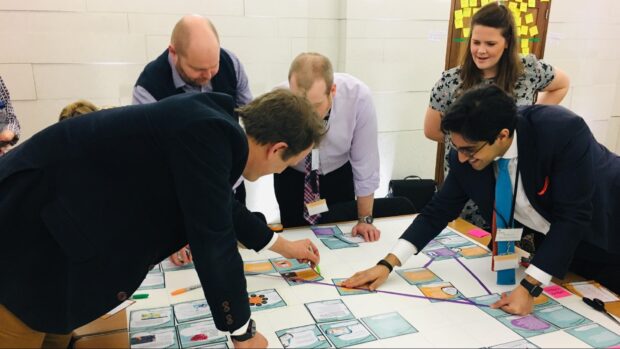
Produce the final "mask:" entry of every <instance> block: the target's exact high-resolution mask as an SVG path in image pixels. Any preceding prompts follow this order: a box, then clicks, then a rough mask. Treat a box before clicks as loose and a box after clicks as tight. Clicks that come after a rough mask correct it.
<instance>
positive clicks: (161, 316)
mask: <svg viewBox="0 0 620 349" xmlns="http://www.w3.org/2000/svg"><path fill="white" fill-rule="evenodd" d="M172 326H174V318H173V316H172V307H170V306H168V307H161V308H151V309H141V310H133V311H132V312H131V313H130V314H129V331H130V332H133V331H136V330H143V329H147V328H148V329H153V328H162V327H172Z"/></svg>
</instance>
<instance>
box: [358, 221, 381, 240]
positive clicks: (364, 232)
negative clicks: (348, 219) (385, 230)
mask: <svg viewBox="0 0 620 349" xmlns="http://www.w3.org/2000/svg"><path fill="white" fill-rule="evenodd" d="M351 234H353V236H355V235H361V236H362V237H363V238H364V240H366V241H377V240H379V237H381V231H380V230H379V229H377V228H375V226H374V225H372V224H368V223H357V224H356V225H355V226H354V227H353V229H351Z"/></svg>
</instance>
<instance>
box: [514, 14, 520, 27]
mask: <svg viewBox="0 0 620 349" xmlns="http://www.w3.org/2000/svg"><path fill="white" fill-rule="evenodd" d="M515 25H516V26H517V27H520V26H521V16H517V17H515Z"/></svg>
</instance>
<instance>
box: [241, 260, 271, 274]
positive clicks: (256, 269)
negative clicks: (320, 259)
mask: <svg viewBox="0 0 620 349" xmlns="http://www.w3.org/2000/svg"><path fill="white" fill-rule="evenodd" d="M243 271H244V273H245V275H256V274H268V273H275V271H276V270H275V269H274V268H273V265H272V264H271V262H270V261H269V260H267V259H263V260H258V261H247V262H243Z"/></svg>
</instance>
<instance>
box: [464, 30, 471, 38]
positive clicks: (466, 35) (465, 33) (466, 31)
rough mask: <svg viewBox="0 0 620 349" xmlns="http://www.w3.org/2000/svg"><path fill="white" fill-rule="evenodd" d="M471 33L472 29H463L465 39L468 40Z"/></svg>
mask: <svg viewBox="0 0 620 349" xmlns="http://www.w3.org/2000/svg"><path fill="white" fill-rule="evenodd" d="M470 32H471V28H463V37H464V38H468V37H469V33H470Z"/></svg>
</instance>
